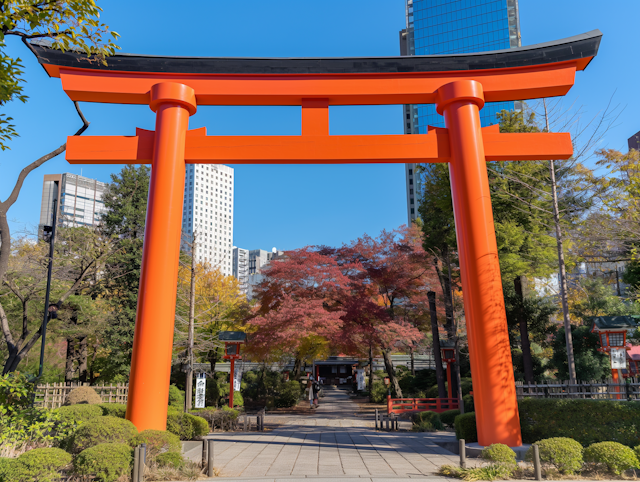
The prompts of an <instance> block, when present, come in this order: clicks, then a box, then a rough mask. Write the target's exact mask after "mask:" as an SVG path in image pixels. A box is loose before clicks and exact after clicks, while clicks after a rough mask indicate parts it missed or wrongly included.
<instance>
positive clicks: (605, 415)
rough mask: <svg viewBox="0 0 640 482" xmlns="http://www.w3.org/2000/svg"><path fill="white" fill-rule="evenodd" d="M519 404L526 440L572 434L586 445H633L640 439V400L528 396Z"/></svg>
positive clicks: (524, 439) (530, 441) (532, 440)
mask: <svg viewBox="0 0 640 482" xmlns="http://www.w3.org/2000/svg"><path fill="white" fill-rule="evenodd" d="M518 408H519V411H520V425H521V427H522V439H523V442H524V443H533V442H535V441H536V440H540V439H546V438H552V437H568V438H572V439H574V440H576V441H577V442H579V443H580V444H582V445H583V446H585V447H586V446H588V445H591V444H594V443H597V442H604V441H612V442H618V443H621V444H622V445H627V446H629V447H633V446H635V445H637V444H638V440H639V439H640V404H638V403H632V402H626V401H620V402H618V401H611V400H575V399H574V400H571V399H557V400H556V399H540V400H538V399H533V398H525V399H523V400H520V401H519V402H518Z"/></svg>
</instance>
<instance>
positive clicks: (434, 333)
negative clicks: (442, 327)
mask: <svg viewBox="0 0 640 482" xmlns="http://www.w3.org/2000/svg"><path fill="white" fill-rule="evenodd" d="M427 297H428V298H429V311H430V312H431V337H432V338H433V358H434V360H435V362H436V381H437V382H438V397H439V398H447V389H446V387H445V385H444V369H443V367H442V354H441V351H440V332H439V330H438V315H437V313H436V294H435V292H433V291H429V292H428V293H427Z"/></svg>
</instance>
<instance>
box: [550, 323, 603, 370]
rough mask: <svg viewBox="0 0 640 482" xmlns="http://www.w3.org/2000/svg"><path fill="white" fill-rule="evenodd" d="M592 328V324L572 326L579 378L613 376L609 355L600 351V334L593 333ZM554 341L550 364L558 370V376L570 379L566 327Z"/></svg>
mask: <svg viewBox="0 0 640 482" xmlns="http://www.w3.org/2000/svg"><path fill="white" fill-rule="evenodd" d="M590 329H591V327H590V326H577V327H575V326H572V327H571V334H572V336H573V352H574V355H575V363H576V375H577V379H578V380H584V381H590V380H601V379H603V378H608V377H609V376H611V362H610V360H609V357H608V356H607V355H605V354H603V353H600V352H599V351H598V347H599V343H598V335H597V334H595V333H591V331H590ZM552 343H553V358H552V359H551V362H550V365H551V366H553V367H555V368H556V369H557V370H558V372H557V375H556V377H557V378H559V379H561V380H568V379H569V368H568V366H567V347H566V344H565V337H564V327H562V328H560V329H559V330H558V331H557V333H556V335H555V337H554V338H553V342H552Z"/></svg>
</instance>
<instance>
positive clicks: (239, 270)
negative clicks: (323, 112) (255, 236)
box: [232, 247, 249, 294]
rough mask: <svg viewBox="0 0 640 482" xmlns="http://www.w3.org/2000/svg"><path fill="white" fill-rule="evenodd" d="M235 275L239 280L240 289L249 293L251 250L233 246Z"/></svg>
mask: <svg viewBox="0 0 640 482" xmlns="http://www.w3.org/2000/svg"><path fill="white" fill-rule="evenodd" d="M232 259H233V276H234V277H235V278H236V279H237V280H238V284H239V285H240V291H242V292H243V293H245V294H246V293H247V290H248V289H249V250H248V249H242V248H238V247H234V248H233V258H232Z"/></svg>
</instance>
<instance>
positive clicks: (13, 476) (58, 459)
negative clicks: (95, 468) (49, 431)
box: [5, 448, 71, 482]
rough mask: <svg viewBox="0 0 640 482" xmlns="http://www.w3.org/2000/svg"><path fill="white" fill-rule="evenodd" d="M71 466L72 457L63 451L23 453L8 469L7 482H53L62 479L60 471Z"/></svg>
mask: <svg viewBox="0 0 640 482" xmlns="http://www.w3.org/2000/svg"><path fill="white" fill-rule="evenodd" d="M69 464H71V455H70V454H68V453H67V452H65V451H64V450H62V449H57V448H44V449H33V450H29V451H28V452H25V453H23V454H22V455H21V456H20V457H18V458H17V459H16V461H15V463H13V464H11V465H10V466H9V467H8V470H7V473H6V475H5V479H6V480H7V482H9V481H12V482H31V481H34V480H37V481H40V482H53V481H55V480H58V479H59V478H60V470H62V469H63V468H65V467H66V466H68V465H69Z"/></svg>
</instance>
